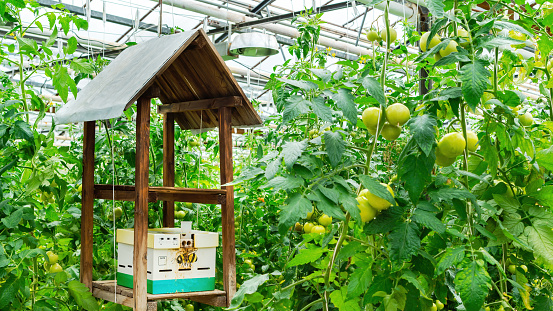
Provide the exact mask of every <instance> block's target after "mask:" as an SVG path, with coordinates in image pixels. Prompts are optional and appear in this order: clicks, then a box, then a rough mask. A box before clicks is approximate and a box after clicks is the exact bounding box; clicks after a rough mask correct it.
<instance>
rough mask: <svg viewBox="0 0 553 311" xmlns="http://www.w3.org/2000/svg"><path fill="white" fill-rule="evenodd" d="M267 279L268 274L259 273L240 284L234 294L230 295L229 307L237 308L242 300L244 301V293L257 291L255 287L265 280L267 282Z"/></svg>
mask: <svg viewBox="0 0 553 311" xmlns="http://www.w3.org/2000/svg"><path fill="white" fill-rule="evenodd" d="M268 280H269V275H268V274H260V275H256V276H254V277H253V278H251V279H249V280H247V281H246V282H244V284H242V286H240V288H239V289H238V291H237V292H236V294H234V297H232V300H231V302H230V308H231V309H234V308H238V307H239V306H240V305H241V304H242V301H244V295H246V294H248V295H250V294H253V293H255V292H257V288H258V287H259V286H261V285H263V284H265V282H267V281H268Z"/></svg>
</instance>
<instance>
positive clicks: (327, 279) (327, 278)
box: [323, 212, 351, 311]
mask: <svg viewBox="0 0 553 311" xmlns="http://www.w3.org/2000/svg"><path fill="white" fill-rule="evenodd" d="M350 218H351V215H350V214H349V212H348V213H346V220H344V222H343V223H342V233H340V237H339V238H338V242H337V243H336V246H335V247H334V251H333V252H332V257H331V258H330V262H329V263H328V268H327V269H326V272H325V276H324V281H325V291H324V293H323V298H324V302H323V310H324V311H328V310H329V308H328V300H329V295H330V294H329V292H328V287H329V286H330V274H331V273H332V268H333V267H334V262H335V261H336V256H338V251H339V250H340V248H341V247H342V244H343V243H344V239H345V238H346V236H347V234H348V224H349V220H350Z"/></svg>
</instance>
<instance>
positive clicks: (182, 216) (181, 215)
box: [175, 211, 186, 219]
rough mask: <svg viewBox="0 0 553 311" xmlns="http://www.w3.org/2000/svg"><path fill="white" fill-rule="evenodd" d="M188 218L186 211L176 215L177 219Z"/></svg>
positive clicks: (178, 212)
mask: <svg viewBox="0 0 553 311" xmlns="http://www.w3.org/2000/svg"><path fill="white" fill-rule="evenodd" d="M185 216H186V212H185V211H177V212H176V213H175V218H176V219H184V217H185Z"/></svg>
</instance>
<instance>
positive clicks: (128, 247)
mask: <svg viewBox="0 0 553 311" xmlns="http://www.w3.org/2000/svg"><path fill="white" fill-rule="evenodd" d="M181 224H182V225H181V226H182V227H181V228H159V229H149V230H148V250H147V258H148V264H147V271H148V272H147V273H148V276H147V279H148V281H147V282H148V293H150V294H172V293H186V292H197V291H209V290H214V289H215V258H216V249H217V246H218V244H219V236H218V234H217V233H213V232H206V231H198V230H191V225H192V224H191V222H182V223H181ZM117 243H118V254H117V259H118V266H117V285H120V286H125V287H129V288H132V287H133V249H134V248H133V245H134V230H133V229H118V230H117Z"/></svg>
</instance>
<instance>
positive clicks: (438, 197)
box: [428, 187, 476, 202]
mask: <svg viewBox="0 0 553 311" xmlns="http://www.w3.org/2000/svg"><path fill="white" fill-rule="evenodd" d="M428 195H429V196H430V198H431V199H432V200H434V201H448V202H451V200H452V199H460V200H462V199H470V200H473V201H474V200H476V197H475V196H474V194H472V193H470V192H469V191H467V190H463V189H455V188H449V187H445V188H440V189H438V190H436V191H431V192H429V193H428Z"/></svg>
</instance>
